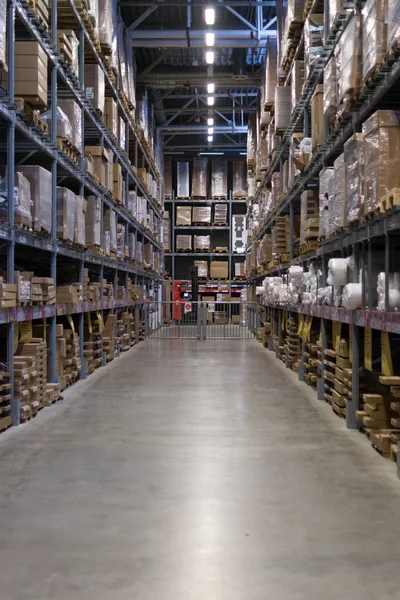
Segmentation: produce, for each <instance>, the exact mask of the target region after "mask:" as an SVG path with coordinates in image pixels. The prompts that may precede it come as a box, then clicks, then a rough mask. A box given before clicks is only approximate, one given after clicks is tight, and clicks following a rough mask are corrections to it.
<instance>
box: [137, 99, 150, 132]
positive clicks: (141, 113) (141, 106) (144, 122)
mask: <svg viewBox="0 0 400 600" xmlns="http://www.w3.org/2000/svg"><path fill="white" fill-rule="evenodd" d="M135 114H136V123H137V125H138V127H139V129H140V132H141V135H142V138H143V139H144V140H145V141H146V142H147V143H148V142H149V141H150V131H149V98H148V95H147V92H146V93H143V94H140V95H139V96H138V98H137V99H136V111H135Z"/></svg>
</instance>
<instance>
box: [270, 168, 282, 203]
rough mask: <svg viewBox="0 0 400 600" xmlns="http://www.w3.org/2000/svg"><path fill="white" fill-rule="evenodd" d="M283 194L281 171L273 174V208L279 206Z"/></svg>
mask: <svg viewBox="0 0 400 600" xmlns="http://www.w3.org/2000/svg"><path fill="white" fill-rule="evenodd" d="M280 194H281V174H280V172H279V171H277V172H275V173H272V176H271V208H275V206H278V204H279V200H280Z"/></svg>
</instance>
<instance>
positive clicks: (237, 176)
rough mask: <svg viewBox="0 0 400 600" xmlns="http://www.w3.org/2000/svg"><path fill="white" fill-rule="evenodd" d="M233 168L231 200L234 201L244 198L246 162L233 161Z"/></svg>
mask: <svg viewBox="0 0 400 600" xmlns="http://www.w3.org/2000/svg"><path fill="white" fill-rule="evenodd" d="M232 166H233V190H232V198H233V199H234V200H237V199H242V198H245V197H246V162H245V161H244V160H240V159H237V160H234V161H233V163H232Z"/></svg>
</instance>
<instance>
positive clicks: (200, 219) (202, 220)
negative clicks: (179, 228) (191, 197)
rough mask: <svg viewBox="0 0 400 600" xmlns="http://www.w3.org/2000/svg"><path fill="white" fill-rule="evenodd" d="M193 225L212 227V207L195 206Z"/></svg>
mask: <svg viewBox="0 0 400 600" xmlns="http://www.w3.org/2000/svg"><path fill="white" fill-rule="evenodd" d="M192 223H193V224H194V225H210V224H211V206H194V207H193V218H192Z"/></svg>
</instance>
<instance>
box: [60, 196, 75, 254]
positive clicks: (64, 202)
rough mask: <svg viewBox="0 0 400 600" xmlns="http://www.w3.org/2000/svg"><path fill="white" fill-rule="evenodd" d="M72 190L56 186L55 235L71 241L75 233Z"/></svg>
mask: <svg viewBox="0 0 400 600" xmlns="http://www.w3.org/2000/svg"><path fill="white" fill-rule="evenodd" d="M75 203H76V198H75V194H74V192H72V191H71V190H69V189H68V188H64V187H57V237H58V238H59V239H61V240H65V241H69V242H73V241H74V234H75Z"/></svg>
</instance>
